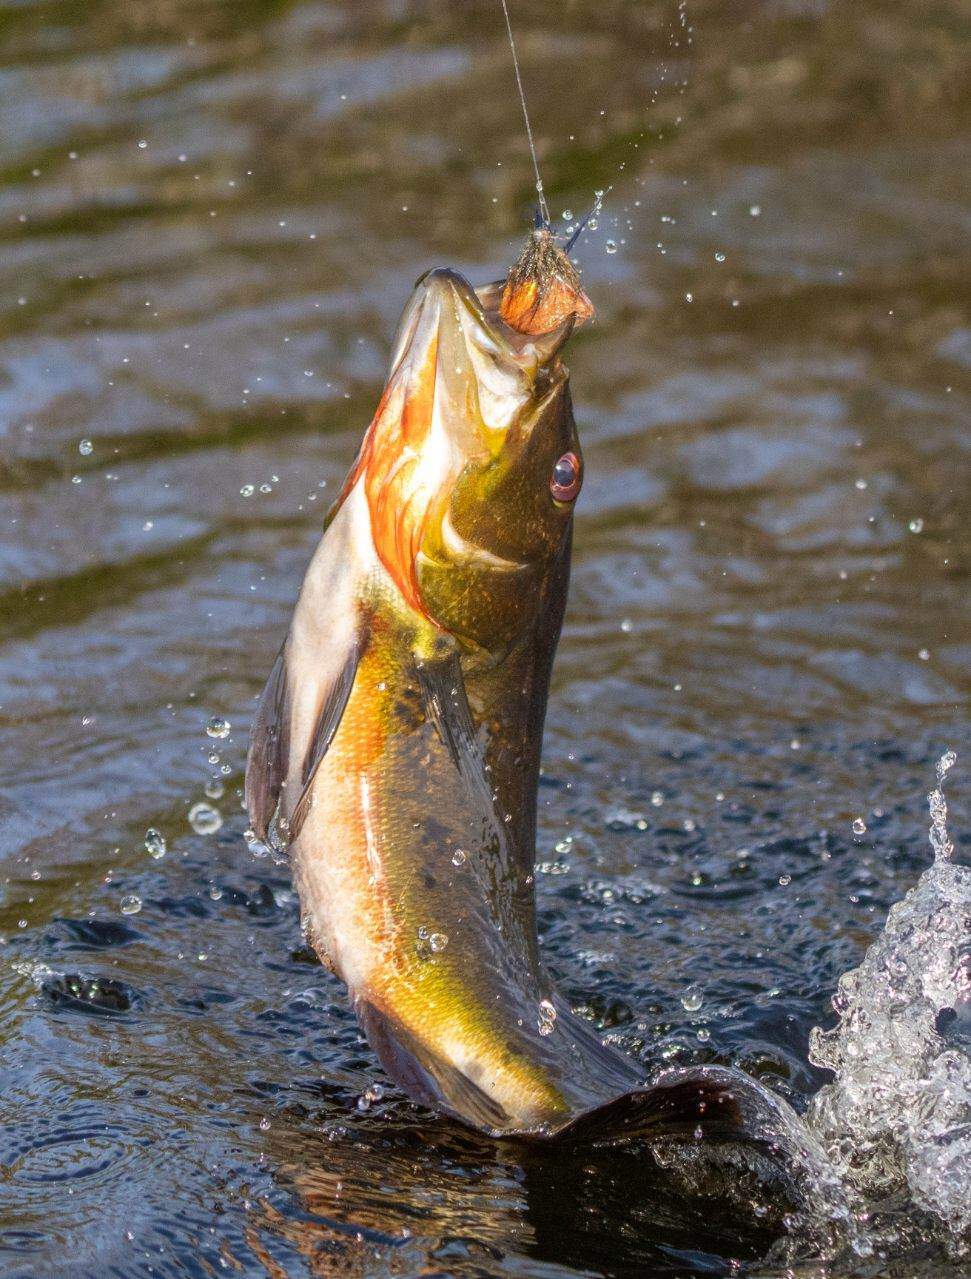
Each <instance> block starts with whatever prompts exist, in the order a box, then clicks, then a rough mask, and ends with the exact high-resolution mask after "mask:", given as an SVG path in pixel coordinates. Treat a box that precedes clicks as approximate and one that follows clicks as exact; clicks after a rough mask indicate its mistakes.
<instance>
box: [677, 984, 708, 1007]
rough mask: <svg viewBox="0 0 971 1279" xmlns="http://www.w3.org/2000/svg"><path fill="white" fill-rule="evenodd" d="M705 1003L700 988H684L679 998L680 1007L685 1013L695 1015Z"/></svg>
mask: <svg viewBox="0 0 971 1279" xmlns="http://www.w3.org/2000/svg"><path fill="white" fill-rule="evenodd" d="M704 1002H705V997H704V995H703V994H702V993H701V987H700V986H686V987H685V990H684V994H683V995H682V996H681V1007H682V1008H683V1009H684V1010H685V1012H686V1013H696V1012H697V1011H698V1009H699V1008H700V1007H701V1005H702V1004H703V1003H704Z"/></svg>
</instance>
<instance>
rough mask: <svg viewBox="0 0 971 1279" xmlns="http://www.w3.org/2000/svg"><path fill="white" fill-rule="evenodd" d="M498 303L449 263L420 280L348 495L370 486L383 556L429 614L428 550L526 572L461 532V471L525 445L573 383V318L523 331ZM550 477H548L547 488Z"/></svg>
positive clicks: (417, 608)
mask: <svg viewBox="0 0 971 1279" xmlns="http://www.w3.org/2000/svg"><path fill="white" fill-rule="evenodd" d="M500 300H501V295H500V294H499V292H498V291H497V288H496V287H495V286H486V287H485V288H483V289H481V290H479V291H476V290H475V289H473V288H472V286H471V285H470V284H469V283H468V281H467V280H465V279H464V278H463V277H462V276H461V275H460V274H459V273H458V272H456V271H453V270H450V269H447V268H440V269H437V270H434V271H430V272H428V273H427V274H426V275H424V276H422V277H421V279H420V280H419V281H418V283H417V284H416V286H415V289H414V292H413V294H412V296H411V299H410V300H409V302H408V304H407V306H406V307H405V310H404V313H403V315H402V318H401V322H400V324H399V326H398V332H397V335H396V338H395V342H394V346H393V351H392V357H391V363H390V370H389V374H388V379H387V383H386V385H385V388H384V392H383V394H382V396H381V400H380V403H379V405H378V409H377V411H376V413H375V415H374V418H373V420H372V422H371V424H370V426H369V428H368V431H367V433H366V435H365V438H364V441H363V443H362V445H361V449H360V452H359V454H358V457H357V460H356V462H355V464H354V467H353V468H352V470H351V472H350V474H349V476H348V479H347V481H346V483H345V486H344V489H343V492H342V495H341V498H340V501H343V500H345V499H346V498H347V496H348V495H349V494H350V493H351V492H352V491H353V489H354V488H355V486H356V485H357V484H358V483H359V482H361V483H363V486H364V491H365V494H366V498H367V505H368V510H369V515H370V523H371V533H372V541H373V545H374V548H375V551H376V554H377V556H378V558H379V559H380V561H381V563H382V565H383V566H384V568H385V570H386V571H387V573H388V574H389V576H390V577H391V579H392V580H393V582H394V583H395V585H396V586H397V588H398V591H399V592H400V594H401V595H402V597H403V598H404V601H405V602H406V604H407V605H408V607H409V608H410V609H412V610H413V611H414V612H415V613H416V614H418V615H419V616H421V617H423V618H424V619H425V620H426V621H434V612H433V610H429V609H428V607H427V606H426V601H425V600H424V599H423V593H422V588H421V583H420V580H419V577H420V572H419V567H420V560H421V556H422V553H423V551H427V549H428V548H429V547H432V548H433V558H434V548H436V547H441V546H442V545H443V543H444V544H447V545H448V546H449V549H450V552H451V553H454V554H456V555H457V556H458V557H459V558H462V557H471V558H473V559H475V558H477V559H478V560H479V561H480V562H481V563H485V564H486V565H487V566H491V567H495V568H505V569H511V570H515V569H517V568H519V567H520V565H519V562H518V561H517V562H512V561H509V560H508V559H507V558H506V557H504V556H502V555H497V554H496V553H495V552H493V551H491V550H490V548H489V547H488V546H482V545H479V544H476V543H475V542H472V541H469V540H468V539H463V537H462V536H461V535H460V534H458V533H457V532H456V530H455V527H454V524H453V523H452V522H451V519H450V503H451V500H452V495H453V493H454V491H455V489H456V486H457V484H458V483H459V481H460V479H461V478H462V477H465V476H467V475H468V474H469V473H470V472H472V471H474V472H476V473H477V474H478V473H483V472H485V471H486V470H488V468H489V467H490V465H493V464H496V463H500V462H501V460H502V458H503V456H504V454H505V453H506V452H507V451H508V450H509V447H510V441H514V442H518V446H521V442H522V439H521V437H522V435H523V431H524V429H525V428H524V424H529V423H532V422H533V421H534V420H536V418H537V415H538V410H540V409H541V408H542V406H543V405H544V404H545V403H546V402H548V401H549V400H550V399H551V398H553V397H555V396H556V395H558V394H563V393H564V392H565V388H566V382H567V373H566V370H565V368H564V367H563V365H562V364H561V363H560V361H559V350H560V348H561V346H562V344H563V342H564V341H565V340H566V338H567V337H568V336H569V331H570V329H571V328H572V321H568V322H567V323H566V324H564V325H562V326H560V327H559V328H558V329H557V330H555V331H554V332H550V333H545V334H540V335H530V334H522V333H518V332H516V331H515V330H514V329H512V328H511V327H509V326H508V325H507V324H506V323H505V322H504V321H503V319H502V318H501V315H500V313H499V306H500ZM546 482H547V481H546V477H545V476H543V477H541V478H540V480H539V483H540V486H541V489H542V491H544V492H545V491H546ZM456 548H457V549H456ZM504 560H505V561H506V562H505V563H503V561H504Z"/></svg>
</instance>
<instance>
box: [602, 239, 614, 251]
mask: <svg viewBox="0 0 971 1279" xmlns="http://www.w3.org/2000/svg"><path fill="white" fill-rule="evenodd" d="M604 248H605V249H606V250H607V252H608V253H616V252H617V241H616V240H608V241H607V243H606V244H605V245H604Z"/></svg>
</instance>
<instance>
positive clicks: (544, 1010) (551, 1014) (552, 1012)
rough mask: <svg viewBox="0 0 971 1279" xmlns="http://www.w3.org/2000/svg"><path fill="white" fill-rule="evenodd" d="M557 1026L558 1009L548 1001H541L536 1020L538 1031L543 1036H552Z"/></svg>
mask: <svg viewBox="0 0 971 1279" xmlns="http://www.w3.org/2000/svg"><path fill="white" fill-rule="evenodd" d="M555 1025H556V1009H555V1008H554V1007H553V1005H552V1004H551V1003H550V1001H549V1000H548V999H541V1000H540V1001H539V1016H538V1017H537V1019H536V1029H537V1030H538V1031H539V1033H540V1034H541V1035H552V1033H553V1027H554V1026H555Z"/></svg>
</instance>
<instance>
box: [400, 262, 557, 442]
mask: <svg viewBox="0 0 971 1279" xmlns="http://www.w3.org/2000/svg"><path fill="white" fill-rule="evenodd" d="M504 283H505V282H504V281H499V282H497V283H492V284H486V285H483V286H481V287H480V288H474V287H473V286H472V285H471V284H470V283H469V281H468V280H466V279H465V277H464V276H462V275H460V274H459V272H458V271H454V270H452V269H451V268H449V267H438V268H436V269H435V270H432V271H428V272H427V273H426V274H425V275H423V276H422V277H421V278H420V279H419V280H418V282H417V283H416V285H415V289H414V292H413V293H412V296H411V299H410V300H409V302H408V304H407V306H406V307H405V310H404V314H403V315H402V317H401V322H400V324H399V326H398V332H397V334H396V337H395V341H394V346H393V348H392V357H391V365H390V369H389V374H388V382H389V384H392V383H395V382H401V383H404V384H406V385H407V386H408V387H409V389H410V394H411V395H413V396H414V395H417V396H418V397H419V399H421V397H422V396H424V397H425V398H426V399H431V398H434V400H435V401H436V403H437V405H438V409H439V412H438V414H437V416H439V417H440V419H441V420H442V421H443V422H444V421H446V420H447V421H449V422H458V421H475V420H476V419H478V421H479V422H481V424H482V425H483V426H484V427H486V428H487V429H488V430H490V431H502V430H505V429H506V428H508V426H509V425H510V424H511V422H512V421H513V420H514V418H515V417H516V415H517V413H519V412H520V411H521V410H522V409H523V408H524V407H525V406H526V405H527V404H528V403H529V402H530V400H531V399H532V398H533V397H534V395H535V394H536V392H537V389H539V387H540V385H542V389H544V390H545V389H546V387H547V385H548V379H547V378H544V377H542V376H541V375H542V374H543V373H544V372H546V373H549V372H552V371H553V370H551V366H552V365H553V364H554V363H555V361H556V357H557V356H558V355H559V352H560V351H561V350H562V348H563V346H564V344H565V343H566V341H567V339H568V338H569V336H570V334H571V332H572V331H573V328H574V320H573V319H572V317H570V318H567V319H566V320H564V321H563V322H562V323H560V324H559V325H558V326H557V327H556V328H555V329H554V330H553V331H551V332H549V333H542V334H528V333H520V332H518V331H517V330H516V329H514V328H512V327H511V326H510V325H508V324H507V323H506V322H505V320H503V318H502V315H501V299H502V293H503V288H504ZM470 409H471V410H472V412H471V413H470V412H469V410H470Z"/></svg>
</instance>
